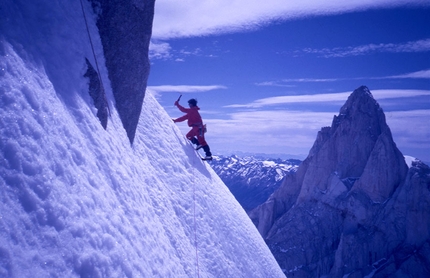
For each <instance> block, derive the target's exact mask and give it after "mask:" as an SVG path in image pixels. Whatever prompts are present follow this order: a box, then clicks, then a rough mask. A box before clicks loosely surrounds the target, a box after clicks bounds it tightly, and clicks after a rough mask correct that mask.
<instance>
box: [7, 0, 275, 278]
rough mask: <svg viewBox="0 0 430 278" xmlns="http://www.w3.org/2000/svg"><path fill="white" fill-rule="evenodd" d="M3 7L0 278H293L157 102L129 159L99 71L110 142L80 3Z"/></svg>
mask: <svg viewBox="0 0 430 278" xmlns="http://www.w3.org/2000/svg"><path fill="white" fill-rule="evenodd" d="M5 1H6V2H7V3H6V5H5V6H3V5H2V6H3V7H2V9H0V18H2V19H1V20H2V22H0V23H1V24H0V31H1V33H0V34H2V37H1V38H0V199H1V202H0V276H1V277H283V273H282V271H281V270H280V268H279V266H278V265H277V263H276V261H275V260H274V258H273V256H272V254H271V253H270V251H269V249H268V248H267V247H266V245H265V243H264V241H263V240H262V239H261V237H260V236H259V234H258V232H257V230H256V229H255V227H254V225H253V224H252V222H251V221H250V220H249V218H248V216H247V215H246V213H245V212H244V211H243V209H242V208H241V207H240V205H239V204H238V203H237V202H236V200H235V199H234V197H233V196H232V194H231V193H230V192H229V191H228V189H227V188H226V186H225V185H224V184H223V183H222V181H221V180H220V179H219V177H218V176H217V175H216V174H215V173H214V172H213V170H212V169H211V168H210V167H209V165H208V164H206V163H203V162H201V161H200V159H199V158H198V157H197V156H196V153H195V151H194V150H193V149H192V147H191V146H190V145H189V144H188V142H187V140H185V139H184V136H183V135H182V134H181V133H180V131H179V130H178V128H177V127H176V126H175V125H174V124H173V123H172V121H171V119H170V118H169V116H168V115H167V114H166V112H165V111H164V110H163V109H162V108H161V106H160V105H159V104H158V103H157V101H156V100H155V99H154V97H152V96H151V94H147V96H146V98H145V101H144V106H143V109H142V114H141V116H140V123H139V125H138V129H137V132H136V137H135V141H134V145H133V146H130V143H129V140H128V138H127V135H126V132H125V130H124V128H123V127H122V124H121V121H120V119H119V117H118V114H117V112H116V110H115V109H114V105H113V102H114V101H113V98H112V93H111V91H110V87H109V81H108V79H107V73H106V72H107V71H106V69H105V68H104V63H102V62H100V61H99V64H100V65H101V67H102V68H101V74H102V78H103V79H104V84H105V87H106V88H105V89H106V91H107V96H108V102H109V103H110V107H111V116H110V118H109V123H108V126H107V129H106V130H104V129H103V128H102V126H101V124H100V122H99V120H98V118H97V117H96V116H95V114H96V111H95V109H94V107H93V105H92V100H91V98H90V97H89V95H88V93H87V91H88V85H87V82H88V81H87V79H85V78H84V77H83V75H84V73H85V63H84V58H83V57H88V58H89V59H91V55H92V54H91V50H90V48H89V46H88V37H85V35H86V34H85V26H84V21H83V20H82V18H81V17H82V14H80V13H79V12H78V11H79V9H80V7H79V2H78V1H74V2H73V3H72V2H70V3H64V2H63V1H41V0H40V1H34V2H33V1H29V2H28V1H18V0H16V1H12V0H5ZM84 2H85V1H84ZM85 5H86V6H85V7H86V9H88V10H87V12H88V13H91V11H90V9H89V8H88V7H89V5H88V3H85ZM4 7H5V8H4ZM91 18H93V17H90V19H91ZM5 23H7V24H5ZM2 26H3V27H2ZM42 27H43V28H42ZM90 29H91V32H92V36H93V38H94V39H95V45H96V53H98V55H99V57H98V59H100V60H101V61H103V56H102V54H101V53H102V51H101V46H100V43H99V39H97V33H96V28H95V24H94V22H90ZM40 30H43V31H40Z"/></svg>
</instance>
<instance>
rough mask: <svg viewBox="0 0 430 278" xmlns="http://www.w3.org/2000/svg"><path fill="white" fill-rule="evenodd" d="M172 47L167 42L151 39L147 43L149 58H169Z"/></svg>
mask: <svg viewBox="0 0 430 278" xmlns="http://www.w3.org/2000/svg"><path fill="white" fill-rule="evenodd" d="M171 50H172V48H171V47H170V45H169V44H168V43H167V42H154V41H151V43H150V44H149V53H148V55H149V58H150V59H169V58H171V57H172V55H171V53H170V52H171Z"/></svg>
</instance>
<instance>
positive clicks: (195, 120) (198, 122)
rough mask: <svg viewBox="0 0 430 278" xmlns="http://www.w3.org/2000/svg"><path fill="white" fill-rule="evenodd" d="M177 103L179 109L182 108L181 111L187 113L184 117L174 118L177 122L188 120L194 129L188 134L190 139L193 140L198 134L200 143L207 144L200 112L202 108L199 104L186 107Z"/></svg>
mask: <svg viewBox="0 0 430 278" xmlns="http://www.w3.org/2000/svg"><path fill="white" fill-rule="evenodd" d="M175 105H176V106H177V107H178V108H179V110H181V112H184V113H186V114H185V115H184V116H182V117H179V118H177V119H176V120H174V122H175V123H177V122H183V121H185V120H188V122H187V123H188V126H189V127H192V129H191V130H190V131H189V132H188V133H187V135H186V136H187V138H188V140H192V139H193V137H194V136H196V137H197V140H198V141H199V144H200V145H202V146H206V145H207V144H208V143H206V140H205V133H204V131H203V120H202V117H201V116H200V113H199V110H200V108H199V107H198V106H193V107H190V108H185V107H183V106H182V105H180V104H179V103H178V102H175Z"/></svg>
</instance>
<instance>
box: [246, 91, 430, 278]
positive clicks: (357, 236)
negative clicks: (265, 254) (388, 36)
mask: <svg viewBox="0 0 430 278" xmlns="http://www.w3.org/2000/svg"><path fill="white" fill-rule="evenodd" d="M429 205H430V170H429V167H428V166H426V165H425V164H423V163H420V162H419V161H415V162H414V163H413V164H412V167H410V168H409V169H408V166H407V165H406V163H405V160H404V157H403V155H402V153H401V152H400V151H399V150H398V149H397V147H396V144H395V143H394V141H393V138H392V136H391V132H390V129H389V127H388V125H387V124H386V121H385V115H384V113H383V111H382V109H381V108H380V106H379V105H378V103H377V102H376V101H375V99H374V98H373V97H372V94H371V92H370V91H369V89H368V88H367V87H364V86H362V87H360V88H358V89H356V90H355V91H354V92H353V93H352V94H351V95H350V97H349V98H348V100H347V101H346V103H345V104H344V105H343V106H342V108H341V109H340V113H339V115H338V116H335V117H334V119H333V122H332V125H331V127H324V128H322V129H321V131H320V132H319V133H318V135H317V139H316V141H315V143H314V145H313V147H312V149H311V150H310V152H309V155H308V157H307V158H306V159H305V160H304V161H303V163H302V164H301V165H300V166H299V169H298V170H297V172H296V173H290V174H289V175H288V176H287V178H286V179H285V180H284V182H283V184H282V185H281V186H280V188H279V189H278V190H277V191H276V192H274V193H273V194H272V196H271V197H270V198H269V199H268V201H267V202H266V203H264V204H262V205H260V206H259V207H258V208H256V209H255V210H253V211H252V212H251V213H250V217H251V218H252V219H253V221H254V224H255V225H256V226H257V228H258V229H259V231H260V233H261V234H262V236H263V237H264V238H265V240H266V242H267V244H268V245H269V247H270V249H271V250H272V252H273V254H274V256H275V258H276V259H277V261H278V263H279V264H280V266H281V268H282V269H283V270H284V273H285V274H287V276H288V277H319V276H324V275H329V276H332V277H342V276H344V275H351V276H350V277H364V276H366V275H374V277H383V276H387V275H402V276H403V275H410V276H416V275H418V276H425V275H427V276H428V275H429V274H430V268H429V265H430V264H429V261H430V259H429V258H430V209H429V207H430V206H429Z"/></svg>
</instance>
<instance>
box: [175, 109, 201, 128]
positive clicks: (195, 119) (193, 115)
mask: <svg viewBox="0 0 430 278" xmlns="http://www.w3.org/2000/svg"><path fill="white" fill-rule="evenodd" d="M175 105H176V106H178V108H179V110H181V112H184V113H186V114H185V115H184V116H182V117H179V118H177V119H176V120H173V121H174V122H175V123H177V122H183V121H185V120H188V126H193V127H194V126H196V127H200V126H202V125H203V120H202V117H201V116H200V113H199V110H200V108H199V107H198V106H193V107H190V108H185V107H183V106H182V105H180V104H179V103H175Z"/></svg>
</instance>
